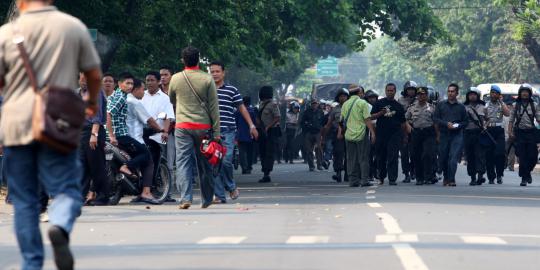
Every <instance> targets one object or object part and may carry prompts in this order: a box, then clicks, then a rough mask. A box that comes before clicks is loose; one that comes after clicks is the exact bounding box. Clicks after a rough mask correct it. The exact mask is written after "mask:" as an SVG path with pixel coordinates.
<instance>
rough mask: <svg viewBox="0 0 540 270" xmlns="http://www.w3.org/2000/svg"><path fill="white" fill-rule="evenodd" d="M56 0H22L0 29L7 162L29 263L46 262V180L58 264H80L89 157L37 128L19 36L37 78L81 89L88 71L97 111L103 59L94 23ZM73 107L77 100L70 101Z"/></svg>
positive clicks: (18, 232)
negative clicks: (91, 29)
mask: <svg viewBox="0 0 540 270" xmlns="http://www.w3.org/2000/svg"><path fill="white" fill-rule="evenodd" d="M51 2H52V1H50V0H42V1H39V0H18V1H17V2H16V3H17V8H18V9H19V11H20V13H21V15H20V17H19V18H18V19H17V20H15V21H14V22H11V23H8V24H6V25H4V26H2V28H0V48H1V49H0V88H1V89H2V90H3V91H2V92H3V96H4V101H3V105H2V121H1V124H0V127H1V131H2V137H3V138H2V139H3V144H4V154H5V155H6V156H7V157H8V158H7V160H6V164H5V169H6V174H7V178H8V185H9V192H10V198H11V199H12V201H13V205H14V209H15V233H16V235H17V241H18V244H19V248H20V252H21V254H22V257H23V263H22V267H21V268H22V269H41V268H42V267H43V259H44V252H43V242H42V238H41V233H40V230H39V208H40V207H39V191H38V189H39V186H40V184H42V185H43V186H44V187H45V189H46V190H47V192H48V193H49V194H51V195H52V196H53V197H54V200H53V202H52V205H51V207H50V210H49V217H50V220H49V222H50V223H51V225H52V226H51V227H50V229H49V231H48V233H49V238H50V241H51V244H52V247H53V252H54V258H55V263H56V266H57V268H58V269H62V270H63V269H73V264H74V260H73V256H72V254H71V251H70V248H69V234H70V233H71V231H72V229H73V224H74V223H75V219H76V218H77V217H78V216H79V215H80V213H81V205H82V197H81V191H80V186H81V177H82V175H81V172H82V170H81V164H80V161H79V157H78V153H77V151H71V152H70V153H68V154H61V153H59V152H57V151H55V150H54V149H52V148H50V147H49V146H47V145H45V144H42V143H38V142H36V141H35V140H34V139H35V138H34V136H33V134H32V129H31V128H30V127H31V126H32V105H33V102H31V101H33V100H34V99H35V93H34V89H33V87H32V85H31V83H30V80H29V77H28V76H27V74H26V71H25V68H24V65H23V60H22V58H21V55H20V52H19V50H18V48H17V44H16V43H15V42H14V41H17V42H18V43H19V44H20V42H22V45H23V46H24V47H25V50H26V51H27V53H28V55H29V58H30V63H31V66H32V68H33V71H34V73H35V74H36V77H37V78H36V79H37V85H39V86H43V85H45V84H47V85H49V86H55V87H59V88H68V89H72V91H75V89H76V88H77V77H78V73H79V72H80V71H82V72H83V73H84V74H85V76H86V79H87V84H88V99H87V104H88V110H87V113H88V114H89V115H90V116H93V115H94V114H95V113H96V111H97V104H98V97H99V87H100V82H101V70H100V60H99V57H98V54H97V52H96V49H95V48H94V45H93V43H92V40H91V38H90V35H89V34H88V29H87V28H86V26H85V25H84V24H83V23H81V22H80V21H79V20H77V19H76V18H74V17H72V16H69V15H67V14H65V13H62V12H60V11H58V10H57V9H56V7H54V6H51ZM66 106H69V104H66Z"/></svg>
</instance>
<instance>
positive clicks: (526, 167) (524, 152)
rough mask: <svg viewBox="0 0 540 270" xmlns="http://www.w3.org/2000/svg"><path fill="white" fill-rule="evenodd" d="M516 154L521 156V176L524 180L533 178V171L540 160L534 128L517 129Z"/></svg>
mask: <svg viewBox="0 0 540 270" xmlns="http://www.w3.org/2000/svg"><path fill="white" fill-rule="evenodd" d="M514 132H515V134H516V142H515V147H516V155H517V156H518V157H519V176H520V177H521V180H522V181H527V180H531V179H532V176H531V172H532V170H533V169H534V167H535V166H536V161H537V160H538V148H537V145H536V138H535V133H534V130H533V129H516V130H515V131H514Z"/></svg>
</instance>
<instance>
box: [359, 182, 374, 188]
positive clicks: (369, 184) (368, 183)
mask: <svg viewBox="0 0 540 270" xmlns="http://www.w3.org/2000/svg"><path fill="white" fill-rule="evenodd" d="M360 186H361V187H371V186H373V184H372V183H370V182H367V183H363V184H362V185H360Z"/></svg>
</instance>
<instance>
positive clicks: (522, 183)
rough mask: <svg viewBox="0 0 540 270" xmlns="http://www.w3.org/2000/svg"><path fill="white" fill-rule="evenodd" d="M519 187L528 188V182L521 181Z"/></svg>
mask: <svg viewBox="0 0 540 270" xmlns="http://www.w3.org/2000/svg"><path fill="white" fill-rule="evenodd" d="M519 185H520V186H522V187H526V186H527V182H526V181H523V180H521V184H519Z"/></svg>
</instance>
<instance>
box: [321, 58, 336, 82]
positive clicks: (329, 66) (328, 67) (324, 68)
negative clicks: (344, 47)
mask: <svg viewBox="0 0 540 270" xmlns="http://www.w3.org/2000/svg"><path fill="white" fill-rule="evenodd" d="M337 76H339V67H338V60H337V58H335V57H328V58H326V59H321V60H319V61H318V62H317V77H337Z"/></svg>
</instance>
